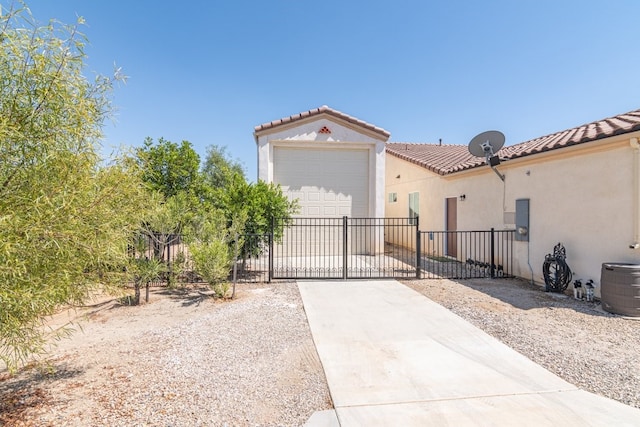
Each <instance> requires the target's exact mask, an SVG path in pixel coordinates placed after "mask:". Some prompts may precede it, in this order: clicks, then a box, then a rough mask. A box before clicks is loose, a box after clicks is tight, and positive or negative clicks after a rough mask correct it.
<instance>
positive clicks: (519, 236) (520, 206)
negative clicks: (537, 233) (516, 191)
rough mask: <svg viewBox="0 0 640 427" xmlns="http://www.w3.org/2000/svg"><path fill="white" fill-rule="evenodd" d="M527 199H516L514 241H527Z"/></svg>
mask: <svg viewBox="0 0 640 427" xmlns="http://www.w3.org/2000/svg"><path fill="white" fill-rule="evenodd" d="M529 234H530V233H529V199H517V200H516V241H518V242H528V241H529Z"/></svg>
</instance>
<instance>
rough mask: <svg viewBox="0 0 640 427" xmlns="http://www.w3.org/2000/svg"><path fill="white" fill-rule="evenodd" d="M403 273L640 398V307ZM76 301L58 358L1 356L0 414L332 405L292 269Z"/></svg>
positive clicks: (305, 413)
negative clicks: (19, 363) (128, 297)
mask: <svg viewBox="0 0 640 427" xmlns="http://www.w3.org/2000/svg"><path fill="white" fill-rule="evenodd" d="M405 284H406V285H407V286H409V287H411V288H413V289H415V290H417V291H418V292H420V293H422V294H424V295H426V296H427V297H429V298H431V299H432V300H434V301H436V302H438V303H440V304H442V305H443V306H444V307H446V308H448V309H450V310H452V311H453V312H454V313H456V314H458V315H459V316H461V317H462V318H464V319H466V320H468V321H470V322H471V323H473V324H475V325H476V326H478V327H480V328H481V329H483V330H484V331H486V332H487V333H489V334H491V335H493V336H494V337H496V338H498V339H500V340H501V341H503V342H504V343H505V344H507V345H509V346H511V347H512V348H514V349H515V350H517V351H519V352H520V353H522V354H524V355H525V356H527V357H529V358H530V359H532V360H533V361H535V362H537V363H539V364H541V365H542V366H544V367H546V368H547V369H549V370H550V371H552V372H554V373H556V374H557V375H559V376H560V377H562V378H564V379H565V380H567V381H568V382H570V383H572V384H574V385H576V386H578V387H580V388H583V389H585V390H587V391H591V392H594V393H597V394H600V395H602V396H606V397H610V398H613V399H615V400H618V401H620V402H623V403H625V404H628V405H631V406H635V407H638V408H640V363H639V362H638V351H640V319H639V320H636V319H629V318H624V317H621V316H616V315H612V314H609V313H606V312H604V311H602V310H601V309H600V306H599V304H594V303H587V302H585V301H576V300H574V299H573V298H570V297H567V296H565V295H559V294H552V293H545V292H543V291H542V288H540V287H538V286H532V285H530V284H529V283H528V282H526V281H520V280H507V279H499V280H490V279H478V280H465V281H461V282H454V281H448V280H422V281H406V282H405ZM79 315H81V316H84V317H85V319H86V320H85V321H84V322H82V324H83V330H82V331H77V332H76V333H74V334H73V335H72V336H71V337H70V338H69V339H64V340H62V341H61V342H60V343H59V345H58V347H57V348H55V349H54V350H53V351H52V353H51V355H50V358H49V362H50V366H51V368H52V370H51V372H43V371H41V370H37V369H33V368H29V369H24V370H23V371H22V372H20V373H19V374H17V375H15V376H9V375H8V374H6V372H5V373H3V372H2V371H1V370H0V425H7V426H8V425H16V426H198V425H201V426H249V425H251V426H261V425H262V426H270V425H274V426H275V425H279V426H280V425H292V426H293V425H302V424H304V422H305V421H306V420H307V419H308V418H309V416H311V414H312V413H313V412H314V411H318V410H324V409H329V408H331V407H332V404H331V399H330V396H329V392H328V389H327V385H326V379H325V377H324V373H323V371H322V366H321V364H320V362H319V360H318V356H317V353H316V351H315V347H314V345H313V341H312V339H311V334H310V331H309V328H308V324H307V319H306V315H305V313H304V309H303V307H302V302H301V300H300V295H299V293H298V289H297V286H296V284H295V283H274V284H271V285H262V286H260V285H242V287H241V288H240V291H239V294H238V298H237V299H236V300H234V301H227V302H221V301H215V300H213V299H211V298H207V297H204V296H203V295H202V294H201V293H199V292H197V290H195V289H190V290H189V291H182V292H181V291H171V292H169V291H166V290H156V291H155V292H154V293H153V294H152V299H151V302H150V303H149V304H145V305H143V306H141V307H127V306H122V305H119V304H117V303H116V302H114V301H107V302H103V303H96V304H95V305H94V306H92V307H89V308H86V309H84V310H80V311H79V312H77V313H74V314H73V315H72V316H75V317H77V316H79ZM69 316H70V314H68V313H61V314H60V315H59V316H57V317H56V318H54V319H52V324H54V325H55V324H61V323H64V322H66V321H68V320H69V318H70V317H69Z"/></svg>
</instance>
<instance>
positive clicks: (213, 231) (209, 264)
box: [189, 215, 232, 298]
mask: <svg viewBox="0 0 640 427" xmlns="http://www.w3.org/2000/svg"><path fill="white" fill-rule="evenodd" d="M189 252H190V253H191V258H192V260H193V264H194V267H195V271H196V273H198V274H199V275H200V276H202V278H203V279H204V280H205V281H206V282H207V283H208V284H209V285H210V286H211V287H212V289H213V290H214V292H215V293H216V296H218V297H220V298H224V297H226V296H227V294H228V292H229V289H230V285H229V282H228V277H229V271H230V269H231V263H232V254H231V251H230V249H229V235H228V234H227V229H226V228H225V227H224V224H222V223H221V217H220V216H216V215H212V216H211V217H210V218H207V219H203V221H202V222H201V223H200V224H199V225H198V226H197V227H195V228H194V229H193V230H192V233H191V243H190V244H189Z"/></svg>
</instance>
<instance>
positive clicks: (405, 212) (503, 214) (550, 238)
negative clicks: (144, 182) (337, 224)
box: [254, 106, 640, 294]
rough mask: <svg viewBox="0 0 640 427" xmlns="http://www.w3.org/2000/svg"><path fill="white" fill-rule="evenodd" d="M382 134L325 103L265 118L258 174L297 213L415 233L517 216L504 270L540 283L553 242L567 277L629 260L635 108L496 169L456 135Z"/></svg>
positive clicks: (484, 225)
mask: <svg viewBox="0 0 640 427" xmlns="http://www.w3.org/2000/svg"><path fill="white" fill-rule="evenodd" d="M389 136H390V134H389V132H387V131H386V130H384V129H382V128H379V127H377V126H374V125H372V124H369V123H367V122H364V121H362V120H359V119H356V118H354V117H351V116H349V115H347V114H344V113H342V112H340V111H336V110H334V109H331V108H329V107H327V106H322V107H320V108H317V109H313V110H309V111H305V112H303V113H299V114H296V115H292V116H289V117H285V118H283V119H279V120H275V121H272V122H268V123H264V124H262V125H259V126H256V128H255V132H254V137H255V141H256V144H257V150H258V178H259V179H262V180H265V181H267V182H275V183H278V184H280V185H281V186H282V188H283V190H284V191H285V193H286V194H287V195H288V196H289V197H290V198H291V199H298V200H299V204H300V207H301V211H300V213H299V216H300V217H307V218H309V217H315V218H336V217H342V216H349V217H361V218H363V217H369V218H375V217H377V218H382V217H387V218H407V217H417V216H419V229H420V230H423V231H442V230H450V231H454V230H487V229H490V228H495V229H496V230H513V229H515V228H516V222H517V221H518V220H517V218H520V219H519V221H521V220H522V217H523V216H524V217H526V227H519V229H521V231H522V230H524V234H518V237H519V238H517V241H516V242H514V244H513V248H512V250H513V257H512V258H513V260H514V265H513V268H512V270H511V273H512V274H515V275H516V276H519V277H523V278H530V279H531V280H533V281H535V282H537V283H539V284H542V283H543V282H544V279H543V275H542V268H541V265H542V262H543V261H544V258H545V255H546V254H548V253H550V252H552V250H553V247H554V246H555V245H556V244H557V243H558V242H561V243H562V244H563V245H564V246H565V248H566V250H567V262H568V264H569V266H570V267H571V269H572V270H573V273H574V278H581V279H584V280H587V279H593V280H594V281H595V282H596V284H598V283H599V278H600V269H601V265H602V263H603V262H633V263H640V143H639V140H640V110H636V111H631V112H628V113H625V114H620V115H618V116H615V117H610V118H607V119H603V120H598V121H595V122H592V123H588V124H585V125H582V126H578V127H575V128H572V129H567V130H564V131H561V132H557V133H554V134H551V135H546V136H541V137H539V138H536V139H533V140H530V141H525V142H521V143H518V144H515V145H508V146H506V147H504V148H502V149H501V150H500V151H499V152H498V153H497V155H498V157H499V159H500V164H499V165H497V166H495V170H492V168H491V167H490V166H489V165H487V164H486V162H485V159H484V158H477V157H474V156H472V155H471V154H469V152H468V149H467V145H466V144H464V145H440V144H416V143H404V142H387V141H388V139H389ZM507 140H508V135H507ZM465 142H466V141H465ZM509 142H510V141H509ZM495 171H498V172H499V173H498V174H496V173H495ZM498 175H501V176H502V178H504V179H501V177H500V176H498ZM384 233H385V236H384V238H382V237H381V236H378V235H376V236H373V237H372V238H371V240H375V241H378V242H379V241H381V240H385V241H387V240H389V238H388V235H389V233H388V227H387V228H385V231H384ZM407 242H408V243H407ZM392 243H393V242H392ZM404 244H408V245H411V244H414V241H411V240H405V242H404ZM369 246H370V245H369ZM375 247H376V248H377V249H375V250H374V251H373V252H377V251H379V250H380V248H381V247H382V246H381V244H380V243H377V244H376V245H375ZM445 255H448V256H450V255H451V254H449V253H447V254H445ZM461 261H462V262H464V260H461ZM596 294H598V291H596Z"/></svg>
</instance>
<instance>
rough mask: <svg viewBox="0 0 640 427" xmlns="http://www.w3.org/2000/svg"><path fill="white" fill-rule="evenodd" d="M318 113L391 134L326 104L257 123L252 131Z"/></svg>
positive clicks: (387, 135)
mask: <svg viewBox="0 0 640 427" xmlns="http://www.w3.org/2000/svg"><path fill="white" fill-rule="evenodd" d="M318 114H329V115H331V116H334V117H336V118H339V119H342V120H344V121H346V122H349V123H352V124H355V125H358V126H360V127H363V128H365V129H368V130H370V131H373V132H375V133H378V134H380V135H382V136H384V137H386V138H389V136H391V133H389V132H388V131H386V130H385V129H383V128H381V127H379V126H375V125H373V124H371V123H368V122H365V121H364V120H360V119H358V118H356V117H353V116H350V115H348V114H345V113H343V112H342V111H338V110H335V109H333V108H331V107H329V106H327V105H321V106H320V107H318V108H312V109H311V110H307V111H303V112H301V113H298V114H293V115H291V116H288V117H284V118H282V119H278V120H273V121H270V122H267V123H263V124H261V125H258V126H256V127H254V131H255V132H260V131H263V130H266V129H271V128H274V127H277V126H279V125H282V124H285V123H291V122H294V121H296V120H300V119H304V118H307V117H312V116H315V115H318Z"/></svg>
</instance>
